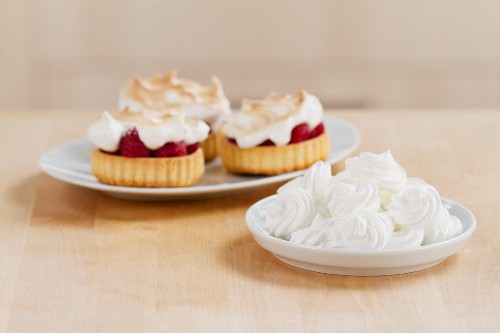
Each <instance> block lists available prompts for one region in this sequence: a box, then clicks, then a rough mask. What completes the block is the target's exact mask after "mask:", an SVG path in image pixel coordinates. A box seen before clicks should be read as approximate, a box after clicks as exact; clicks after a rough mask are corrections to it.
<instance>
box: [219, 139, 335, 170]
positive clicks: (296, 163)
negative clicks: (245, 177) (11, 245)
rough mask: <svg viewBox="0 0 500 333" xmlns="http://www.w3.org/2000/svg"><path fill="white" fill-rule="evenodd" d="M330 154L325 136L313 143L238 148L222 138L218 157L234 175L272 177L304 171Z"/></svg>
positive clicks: (310, 141)
mask: <svg viewBox="0 0 500 333" xmlns="http://www.w3.org/2000/svg"><path fill="white" fill-rule="evenodd" d="M329 150H330V140H329V138H328V134H327V133H323V134H321V135H319V136H317V137H315V138H313V139H310V140H306V141H302V142H299V143H294V144H289V145H286V146H258V147H253V148H249V149H242V148H239V147H238V146H237V145H236V144H234V143H232V142H231V141H229V140H228V138H227V137H224V138H222V139H221V140H220V151H219V155H220V158H221V160H222V164H223V165H224V167H225V168H226V169H227V170H228V171H229V172H233V173H243V174H260V175H275V174H280V173H284V172H291V171H295V170H302V169H306V168H308V167H309V166H311V165H312V164H314V162H316V161H318V160H325V159H326V158H327V156H328V153H329Z"/></svg>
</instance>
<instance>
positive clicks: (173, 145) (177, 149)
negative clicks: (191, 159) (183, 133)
mask: <svg viewBox="0 0 500 333" xmlns="http://www.w3.org/2000/svg"><path fill="white" fill-rule="evenodd" d="M153 153H154V156H155V157H174V156H184V155H187V149H186V144H185V143H184V141H179V142H167V143H165V144H164V145H163V146H161V147H160V148H158V149H156V150H155V151H154V152H153Z"/></svg>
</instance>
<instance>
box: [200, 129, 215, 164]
mask: <svg viewBox="0 0 500 333" xmlns="http://www.w3.org/2000/svg"><path fill="white" fill-rule="evenodd" d="M200 147H201V148H202V149H203V155H204V156H205V162H210V161H211V160H213V159H214V158H216V157H217V155H218V149H217V134H216V133H214V132H210V134H208V138H207V139H206V140H205V141H202V142H201V143H200Z"/></svg>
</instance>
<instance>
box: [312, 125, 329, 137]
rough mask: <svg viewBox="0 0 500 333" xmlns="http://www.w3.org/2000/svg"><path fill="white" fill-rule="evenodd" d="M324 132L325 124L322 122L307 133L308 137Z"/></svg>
mask: <svg viewBox="0 0 500 333" xmlns="http://www.w3.org/2000/svg"><path fill="white" fill-rule="evenodd" d="M324 132H325V125H323V123H319V125H318V126H316V127H315V128H314V129H313V130H312V131H311V133H310V134H309V139H312V138H315V137H317V136H320V135H321V134H323V133H324Z"/></svg>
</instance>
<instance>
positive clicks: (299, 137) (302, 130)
mask: <svg viewBox="0 0 500 333" xmlns="http://www.w3.org/2000/svg"><path fill="white" fill-rule="evenodd" d="M307 139H309V128H308V127H307V124H305V123H304V124H299V125H297V126H295V127H294V128H293V130H292V137H291V139H290V143H298V142H302V141H305V140H307Z"/></svg>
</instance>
